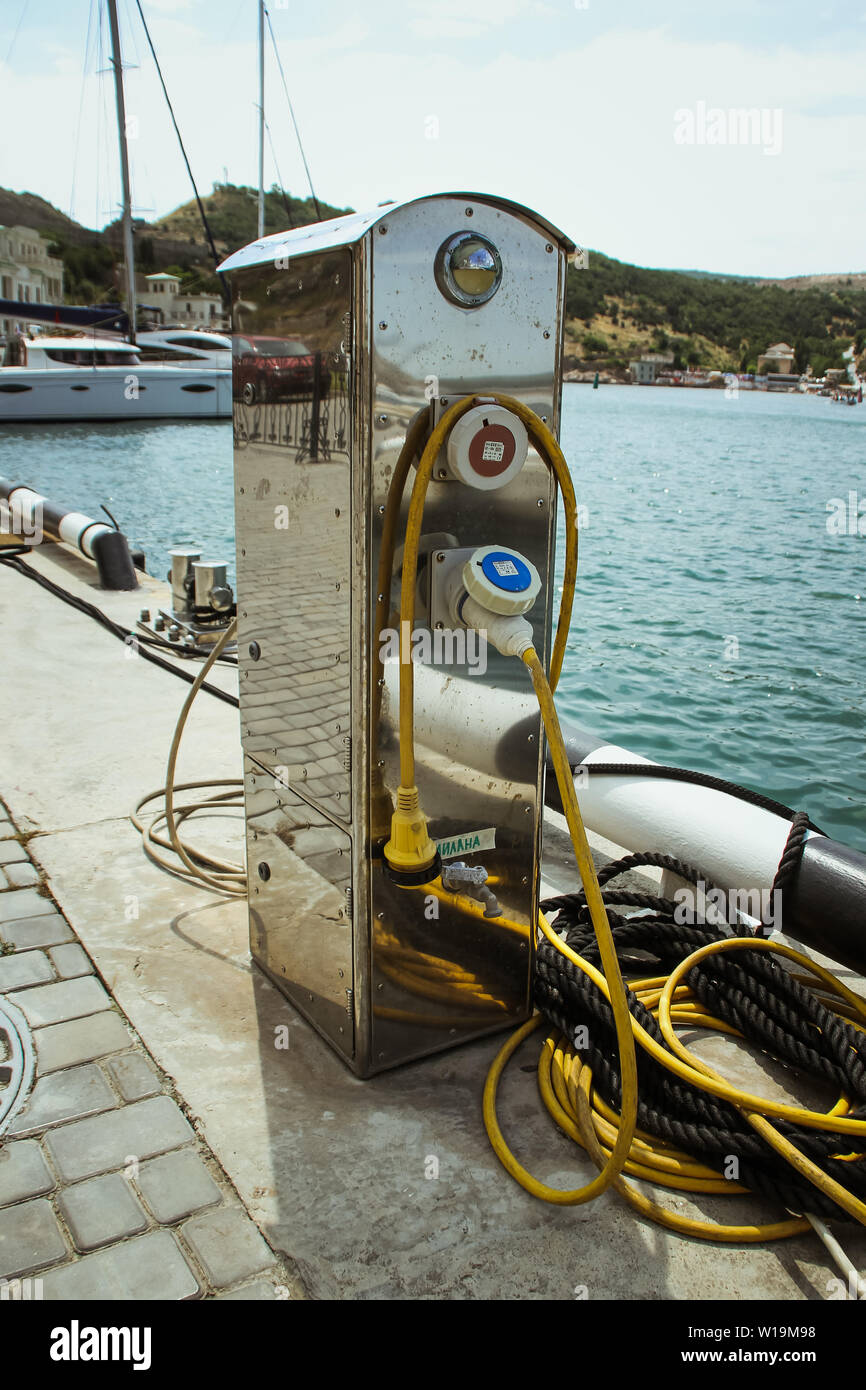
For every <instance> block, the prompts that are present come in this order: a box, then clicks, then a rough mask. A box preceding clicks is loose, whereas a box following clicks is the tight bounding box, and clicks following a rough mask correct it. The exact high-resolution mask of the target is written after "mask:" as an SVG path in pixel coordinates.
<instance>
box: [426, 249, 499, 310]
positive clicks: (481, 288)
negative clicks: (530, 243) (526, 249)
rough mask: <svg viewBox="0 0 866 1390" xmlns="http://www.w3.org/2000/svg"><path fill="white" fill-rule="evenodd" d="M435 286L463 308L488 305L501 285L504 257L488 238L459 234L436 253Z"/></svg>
mask: <svg viewBox="0 0 866 1390" xmlns="http://www.w3.org/2000/svg"><path fill="white" fill-rule="evenodd" d="M435 272H436V283H437V285H438V286H439V288H440V290H441V291H442V293H443V294H444V295H445V297H446V299H450V300H453V302H454V303H455V304H460V305H462V306H463V307H464V308H467V309H468V308H473V307H475V306H476V305H479V304H486V303H487V301H488V299H492V298H493V296H494V295H495V293H496V291H497V290H498V289H499V286H500V285H501V283H502V257H501V256H500V254H499V252H498V251H497V249H496V247H495V246H494V245H493V242H492V241H488V240H487V238H486V237H483V236H477V235H476V234H475V233H474V232H458V233H457V235H456V236H452V237H449V238H448V240H447V241H444V242H443V243H442V245H441V246H440V247H439V250H438V251H437V252H436V263H435Z"/></svg>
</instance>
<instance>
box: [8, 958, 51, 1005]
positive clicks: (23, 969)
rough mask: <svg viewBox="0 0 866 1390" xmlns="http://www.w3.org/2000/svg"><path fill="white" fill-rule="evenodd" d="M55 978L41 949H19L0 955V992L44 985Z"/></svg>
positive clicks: (49, 963)
mask: <svg viewBox="0 0 866 1390" xmlns="http://www.w3.org/2000/svg"><path fill="white" fill-rule="evenodd" d="M54 978H55V976H54V971H53V970H52V968H51V962H50V961H49V959H48V957H47V956H46V955H45V953H44V952H43V951H19V952H18V953H17V954H16V955H13V956H0V994H7V993H8V992H9V990H10V989H25V988H26V987H27V986H28V985H44V984H45V983H46V982H47V981H48V980H53V979H54Z"/></svg>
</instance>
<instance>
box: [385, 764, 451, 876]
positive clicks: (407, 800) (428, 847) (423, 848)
mask: <svg viewBox="0 0 866 1390" xmlns="http://www.w3.org/2000/svg"><path fill="white" fill-rule="evenodd" d="M384 855H385V864H386V866H387V868H388V870H389V871H390V875H391V878H393V879H394V881H395V883H399V884H401V885H402V886H403V887H404V888H413V887H417V886H418V884H421V883H432V882H433V880H434V878H438V876H439V872H440V870H441V867H442V861H441V860H440V858H439V851H438V849H437V848H436V846H435V844H434V843H433V841H432V840H431V839H430V836H429V834H428V833H427V817H426V816H425V815H424V812H423V811H422V810H421V804H420V801H419V799H418V788H417V787H399V788H398V790H397V807H396V810H395V811H394V814H393V816H392V817H391V838H390V840H389V841H388V843H387V845H386V846H385V849H384Z"/></svg>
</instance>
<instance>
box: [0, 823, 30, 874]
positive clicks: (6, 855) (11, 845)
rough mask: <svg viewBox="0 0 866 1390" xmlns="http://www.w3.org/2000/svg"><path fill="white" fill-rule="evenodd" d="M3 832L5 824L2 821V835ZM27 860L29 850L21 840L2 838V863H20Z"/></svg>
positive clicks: (0, 828)
mask: <svg viewBox="0 0 866 1390" xmlns="http://www.w3.org/2000/svg"><path fill="white" fill-rule="evenodd" d="M7 828H8V822H7ZM2 834H3V824H2V822H0V835H2ZM25 861H27V851H26V849H25V848H24V846H23V845H22V843H21V841H20V840H0V864H20V863H23V862H25Z"/></svg>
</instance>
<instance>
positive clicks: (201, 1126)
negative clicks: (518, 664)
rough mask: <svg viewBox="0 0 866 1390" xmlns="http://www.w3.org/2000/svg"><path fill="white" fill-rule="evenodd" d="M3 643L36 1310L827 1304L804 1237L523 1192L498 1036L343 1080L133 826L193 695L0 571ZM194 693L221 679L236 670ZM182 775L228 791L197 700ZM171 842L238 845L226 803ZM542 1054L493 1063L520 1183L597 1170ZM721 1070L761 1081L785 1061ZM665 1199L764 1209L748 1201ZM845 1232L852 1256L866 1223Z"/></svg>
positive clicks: (5, 1225)
mask: <svg viewBox="0 0 866 1390" xmlns="http://www.w3.org/2000/svg"><path fill="white" fill-rule="evenodd" d="M28 563H29V564H31V565H32V566H33V567H34V568H37V569H39V570H40V571H41V572H42V573H44V574H46V575H49V576H50V577H51V578H52V579H53V580H54V581H55V582H56V583H59V584H61V585H62V586H63V587H64V588H66V589H68V590H70V591H72V592H73V593H76V594H79V595H81V596H83V597H85V598H86V599H88V600H89V601H90V602H94V603H96V604H98V605H99V607H100V608H102V609H103V610H104V611H105V612H106V613H108V614H109V615H110V616H111V617H112V618H114V619H115V620H117V621H118V622H121V623H123V624H124V625H126V626H127V627H134V625H135V620H136V618H137V616H138V613H139V610H140V609H142V608H143V607H148V608H150V609H151V610H152V611H153V610H155V609H156V608H158V607H160V606H162V607H167V606H169V595H168V590H167V586H165V585H163V584H160V583H158V582H157V581H155V580H152V579H149V578H143V579H142V587H141V589H140V590H139V591H138V592H137V593H132V594H129V593H127V594H122V593H106V592H103V591H101V590H99V589H98V588H97V587H96V581H95V574H94V572H93V570H92V567H90V566H89V565H88V564H87V563H86V562H85V561H83V560H79V559H78V558H76V557H75V556H73V555H71V554H70V553H67V552H66V551H65V550H63V549H62V548H60V547H57V546H53V545H52V546H45V547H43V549H42V551H41V552H40V553H39V554H38V555H34V556H33V557H32V558H31V559H30V560H29V561H28ZM0 634H2V680H0V714H2V721H3V724H2V726H3V730H4V737H3V740H2V744H0V1007H2V1005H3V1003H4V1001H5V1000H8V1001H10V1003H11V1005H12V1007H13V1009H14V1010H15V1011H17V1013H18V1014H20V1015H21V1016H23V1018H24V1020H25V1021H26V1024H27V1027H28V1029H29V1031H30V1033H31V1035H32V1039H33V1042H34V1046H35V1058H36V1079H35V1085H34V1087H33V1089H32V1091H31V1093H30V1096H29V1099H28V1101H27V1102H26V1105H25V1106H24V1107H23V1108H22V1109H21V1110H20V1111H18V1113H17V1114H16V1115H15V1117H14V1119H13V1121H12V1123H11V1128H10V1129H9V1130H8V1131H7V1132H6V1133H4V1134H3V1135H2V1137H0V1280H4V1279H5V1280H7V1281H15V1280H27V1279H31V1280H33V1279H40V1280H41V1281H42V1286H41V1292H42V1296H44V1297H45V1298H46V1299H65V1298H75V1299H87V1298H120V1299H157V1298H158V1299H166V1298H170V1299H190V1298H202V1297H205V1298H263V1299H277V1300H279V1299H286V1298H290V1299H297V1298H304V1297H311V1298H340V1299H397V1298H412V1299H417V1298H430V1299H526V1298H530V1299H574V1298H575V1297H578V1298H583V1297H588V1298H590V1299H623V1300H636V1299H679V1300H687V1299H745V1298H759V1299H789V1300H798V1299H816V1298H817V1299H821V1298H826V1297H828V1289H829V1288H830V1287H831V1285H830V1281H831V1280H832V1279H834V1277H835V1276H836V1274H837V1271H836V1269H835V1266H833V1264H832V1263H831V1261H830V1260H829V1257H827V1255H826V1253H825V1251H824V1249H823V1247H822V1246H821V1245H820V1244H819V1243H818V1241H817V1240H815V1239H812V1238H806V1237H800V1238H796V1239H793V1240H789V1241H785V1242H781V1243H778V1244H776V1245H772V1246H757V1247H755V1246H748V1247H736V1246H716V1245H709V1244H704V1243H702V1242H697V1241H692V1240H687V1239H682V1238H680V1237H677V1236H675V1235H672V1234H669V1233H667V1232H665V1231H663V1230H662V1229H660V1228H659V1227H657V1226H654V1225H651V1224H649V1223H646V1222H644V1221H641V1220H638V1219H637V1218H636V1216H635V1214H634V1213H633V1212H632V1211H631V1209H630V1208H628V1207H626V1206H625V1205H624V1203H623V1202H622V1201H621V1200H620V1199H619V1197H617V1196H616V1194H614V1193H608V1194H606V1195H605V1196H604V1197H603V1198H602V1199H601V1200H600V1201H598V1202H595V1203H593V1204H591V1205H589V1206H585V1207H578V1208H554V1207H551V1206H547V1205H544V1204H542V1203H540V1202H537V1201H536V1200H534V1199H533V1198H532V1197H530V1196H529V1195H528V1194H526V1193H525V1192H524V1191H522V1189H520V1188H519V1187H518V1186H517V1185H516V1184H514V1183H513V1182H512V1181H511V1179H510V1178H509V1177H507V1175H506V1174H505V1173H504V1171H503V1170H502V1169H501V1167H500V1165H499V1163H498V1162H497V1160H496V1158H495V1157H494V1155H493V1153H492V1151H491V1149H490V1147H489V1144H488V1141H487V1137H486V1135H485V1132H484V1128H483V1125H482V1121H481V1091H482V1086H483V1082H484V1077H485V1074H486V1071H487V1068H488V1066H489V1063H490V1061H491V1059H492V1057H493V1055H494V1054H495V1052H496V1051H497V1050H498V1047H499V1045H500V1042H501V1039H498V1038H494V1039H486V1040H485V1041H483V1042H480V1043H475V1044H471V1045H469V1046H467V1047H463V1048H461V1049H458V1050H455V1051H453V1052H449V1053H445V1054H442V1055H440V1056H439V1057H437V1058H434V1059H432V1060H427V1061H424V1062H419V1063H416V1064H413V1065H411V1066H408V1067H405V1068H402V1069H400V1070H397V1071H394V1072H390V1073H387V1074H384V1075H381V1076H378V1077H376V1078H375V1079H373V1080H370V1081H360V1080H358V1079H356V1078H355V1077H354V1076H353V1075H351V1074H350V1073H349V1072H348V1071H347V1070H346V1069H345V1068H344V1066H343V1065H342V1064H341V1063H340V1061H339V1060H338V1059H337V1057H336V1056H335V1055H334V1054H333V1053H332V1052H331V1051H330V1049H329V1048H328V1047H327V1046H326V1045H325V1044H324V1042H322V1040H321V1039H320V1038H319V1037H318V1036H317V1035H316V1034H315V1033H314V1032H313V1031H312V1030H311V1029H310V1028H309V1026H308V1025H307V1024H306V1023H305V1022H304V1021H303V1020H302V1019H301V1018H300V1017H299V1016H298V1015H297V1014H296V1013H295V1012H294V1011H293V1010H292V1008H291V1006H290V1005H289V1004H288V1003H287V1001H286V1000H285V999H284V998H283V997H282V995H280V994H279V992H278V991H277V990H275V989H274V988H273V987H272V986H271V985H270V983H269V982H268V981H266V980H265V978H264V977H263V976H262V975H261V974H260V973H259V971H258V970H257V969H255V968H254V967H253V966H252V965H251V962H250V958H249V951H248V943H247V913H246V905H245V903H244V902H243V901H242V900H226V899H224V898H222V897H220V896H219V895H217V894H215V893H211V892H208V891H206V890H205V889H203V888H199V887H193V886H190V885H189V884H188V883H185V882H181V881H180V880H178V879H177V878H174V877H172V876H170V875H168V874H167V873H165V872H163V871H161V870H159V869H158V868H157V867H156V866H155V865H154V864H152V863H151V862H150V861H149V860H148V859H147V858H146V856H145V855H144V853H143V851H142V847H141V840H140V837H139V836H138V834H137V832H136V831H135V829H134V828H133V826H132V825H131V824H130V820H129V813H130V811H131V809H132V807H133V806H134V804H135V803H136V802H137V801H138V800H139V799H140V797H142V796H143V795H144V794H145V793H146V792H148V791H150V790H152V789H154V788H156V787H159V786H160V785H161V784H162V783H163V782H164V780H165V764H166V759H167V754H168V747H169V742H170V739H171V735H172V732H173V730H174V726H175V722H176V720H177V716H178V713H179V710H180V707H181V704H182V702H183V700H184V698H185V696H186V693H187V689H188V687H187V686H185V685H184V684H182V683H181V682H180V681H179V680H177V679H176V678H175V677H173V676H172V675H170V674H169V673H167V672H165V671H162V670H160V669H158V668H156V667H155V666H153V665H151V664H150V663H149V662H147V661H145V660H143V659H141V658H140V657H136V655H135V653H134V650H132V649H130V648H129V646H127V645H125V644H124V643H123V642H120V641H118V640H117V639H116V638H115V637H113V636H112V635H111V634H109V633H108V632H107V631H105V630H104V629H103V628H100V627H99V626H98V625H97V624H95V623H94V622H93V621H92V620H90V619H89V618H88V617H86V616H85V615H83V614H82V613H80V612H77V611H75V610H74V609H73V608H70V607H69V606H67V605H65V604H63V603H62V602H60V601H59V600H58V599H57V598H56V597H54V596H53V595H51V594H50V593H48V592H46V591H45V590H43V589H41V588H40V587H38V586H37V585H36V584H34V583H33V582H32V581H30V580H28V579H25V578H24V577H23V576H21V575H19V574H18V573H16V572H15V571H13V570H11V569H9V568H8V567H5V566H3V565H0ZM178 664H179V665H180V662H178ZM188 668H189V663H185V664H184V669H188ZM212 679H213V680H214V682H215V683H219V684H222V685H223V686H224V688H226V689H230V688H231V685H232V682H233V680H234V672H233V671H231V670H230V669H228V668H221V669H219V670H218V671H217V672H215V673H214V675H213V677H212ZM178 775H179V777H180V779H181V780H184V781H187V780H188V781H192V780H197V779H205V778H213V777H237V778H240V775H241V748H240V738H239V729H238V715H237V711H236V710H234V709H232V708H231V707H229V706H228V705H226V704H223V703H222V702H221V701H218V700H216V699H214V698H213V697H211V696H209V695H207V694H205V693H202V694H201V695H200V696H199V698H198V700H197V701H196V705H195V708H194V711H193V714H192V716H191V719H190V723H189V726H188V730H187V733H186V735H185V737H184V743H183V748H182V753H181V760H180V765H179V770H178ZM552 824H555V822H552ZM188 833H189V836H190V838H192V839H195V840H197V841H198V842H202V843H207V844H208V846H210V845H212V846H214V847H221V848H222V849H223V850H225V851H226V852H227V853H228V854H229V855H230V856H232V857H234V858H236V859H241V858H242V854H243V835H242V822H241V819H240V816H239V814H238V813H225V814H221V815H214V816H212V817H208V818H205V819H204V820H203V821H202V822H201V823H199V822H198V821H196V822H194V823H193V824H192V825H191V826H190V827H189V832H188ZM546 872H547V867H546ZM564 872H565V870H564V866H563V865H562V864H557V863H554V862H551V868H550V874H551V878H552V879H553V880H554V881H556V882H557V884H558V883H559V880H560V877H561V875H562V874H563V873H564ZM286 1042H287V1043H288V1046H285V1045H284V1044H285V1043H286ZM706 1046H707V1048H708V1049H709V1050H708V1052H707V1055H708V1056H710V1055H712V1056H713V1057H714V1058H715V1059H716V1060H717V1061H718V1059H719V1058H720V1057H721V1056H723V1055H727V1057H728V1059H729V1061H730V1057H731V1053H730V1051H728V1052H727V1054H724V1053H721V1052H719V1051H714V1050H713V1049H715V1048H717V1047H718V1046H721V1047H722V1048H723V1049H724V1048H725V1047H727V1046H728V1044H726V1043H725V1042H724V1040H720V1039H718V1038H711V1039H708V1040H707V1041H706ZM537 1050H538V1041H537V1036H536V1039H535V1040H532V1039H531V1040H530V1041H529V1042H528V1043H527V1044H526V1046H525V1049H524V1052H523V1053H521V1054H520V1055H518V1057H517V1058H516V1059H515V1062H514V1063H512V1067H511V1069H510V1071H509V1073H508V1075H507V1077H506V1080H505V1083H504V1085H503V1087H502V1092H501V1104H500V1112H501V1118H502V1123H503V1128H504V1130H505V1132H506V1135H507V1136H508V1137H509V1139H510V1140H511V1141H512V1143H513V1145H514V1147H515V1148H516V1149H517V1150H518V1152H519V1155H520V1157H521V1160H522V1161H523V1162H524V1163H525V1164H526V1165H527V1166H528V1167H529V1168H530V1169H531V1170H532V1171H533V1172H535V1173H536V1174H537V1175H538V1176H539V1177H540V1178H542V1179H543V1180H545V1181H547V1182H552V1183H554V1184H558V1185H560V1186H577V1185H578V1184H579V1183H580V1182H582V1181H586V1180H588V1179H589V1178H590V1177H591V1176H592V1174H593V1172H594V1169H593V1168H592V1165H591V1164H590V1163H589V1161H588V1160H587V1159H585V1157H584V1156H583V1155H582V1154H581V1153H580V1152H579V1151H578V1150H577V1149H576V1148H575V1146H574V1145H573V1144H572V1143H571V1142H570V1141H569V1140H567V1139H566V1138H565V1137H564V1136H563V1135H561V1134H560V1133H559V1132H558V1131H557V1130H556V1128H555V1127H554V1126H553V1124H552V1123H551V1121H550V1120H549V1119H548V1117H547V1114H546V1112H545V1111H544V1110H543V1108H542V1107H541V1104H540V1102H539V1100H538V1096H537V1090H536V1081H535V1060H536V1057H537ZM2 1062H3V1055H2V1052H0V1067H2ZM735 1062H736V1064H737V1065H738V1066H742V1067H744V1068H746V1070H747V1072H748V1077H749V1082H750V1084H752V1085H754V1087H755V1088H756V1089H757V1088H760V1087H763V1088H764V1091H765V1093H766V1094H768V1095H776V1094H779V1095H782V1094H784V1090H783V1088H782V1081H783V1077H782V1074H781V1069H778V1070H776V1071H774V1070H773V1069H772V1068H770V1067H760V1068H759V1067H758V1066H757V1065H756V1064H755V1063H754V1061H753V1059H750V1058H743V1057H741V1056H738V1055H736V1054H735ZM0 1076H2V1071H0ZM0 1099H2V1092H0ZM431 1159H435V1160H436V1162H435V1163H433V1162H431ZM665 1200H667V1201H669V1202H670V1203H671V1204H672V1205H674V1206H675V1207H676V1208H677V1209H678V1210H680V1211H682V1212H684V1213H686V1214H694V1215H698V1216H701V1215H703V1216H704V1217H708V1218H712V1219H716V1220H723V1221H728V1222H734V1221H740V1220H742V1219H743V1218H744V1216H745V1214H746V1213H747V1212H750V1213H751V1214H752V1215H753V1216H756V1217H760V1216H761V1215H763V1217H764V1218H765V1219H766V1218H767V1213H766V1212H765V1211H764V1212H762V1209H761V1208H760V1206H759V1205H758V1204H756V1203H751V1202H749V1201H747V1200H746V1199H741V1198H727V1199H721V1198H714V1199H706V1200H703V1201H702V1202H701V1204H700V1208H698V1207H696V1206H695V1205H694V1204H693V1203H692V1202H691V1201H690V1200H688V1199H686V1198H685V1197H676V1196H673V1195H669V1196H668V1197H667V1198H666V1199H665ZM774 1215H775V1214H774ZM843 1243H844V1244H845V1248H846V1250H847V1251H848V1253H849V1255H850V1256H851V1258H852V1259H853V1260H854V1261H855V1263H859V1265H860V1267H861V1268H862V1267H863V1266H864V1264H866V1233H863V1232H861V1231H853V1230H852V1229H851V1228H845V1233H844V1238H843Z"/></svg>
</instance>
